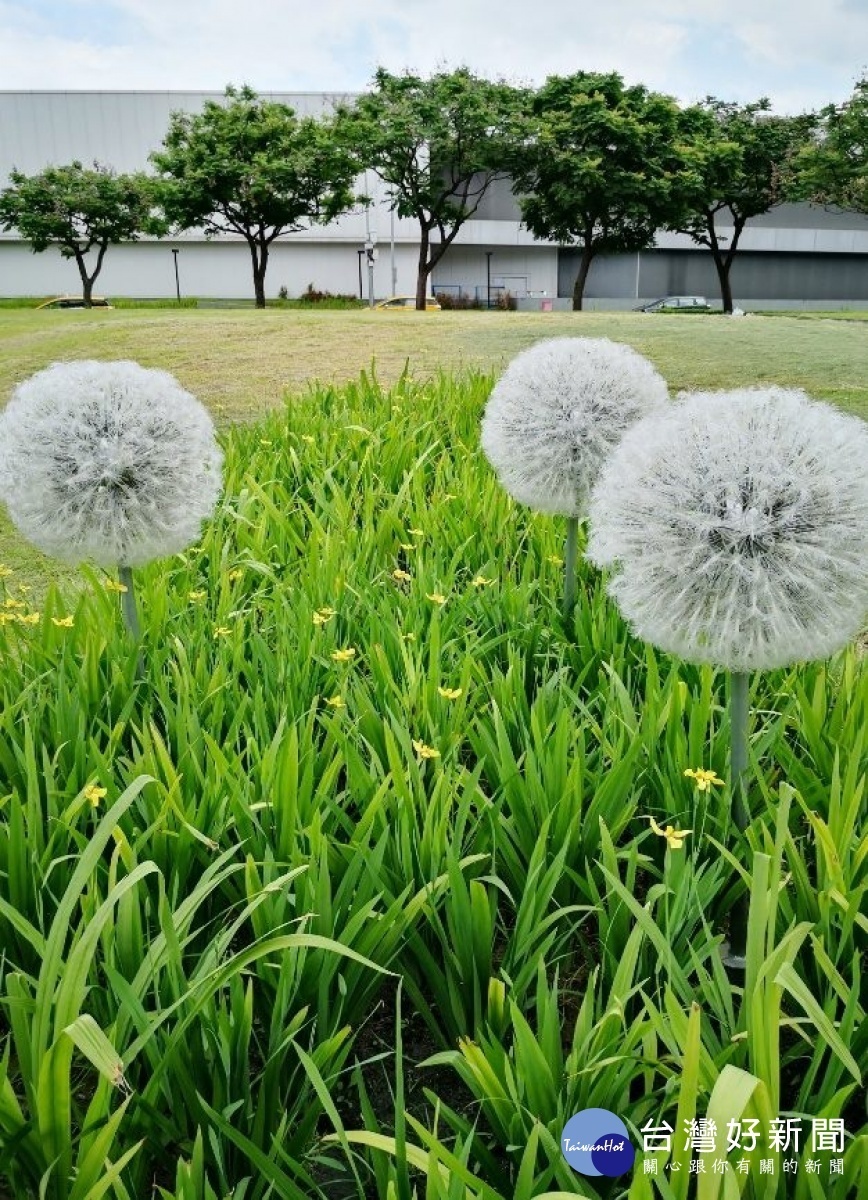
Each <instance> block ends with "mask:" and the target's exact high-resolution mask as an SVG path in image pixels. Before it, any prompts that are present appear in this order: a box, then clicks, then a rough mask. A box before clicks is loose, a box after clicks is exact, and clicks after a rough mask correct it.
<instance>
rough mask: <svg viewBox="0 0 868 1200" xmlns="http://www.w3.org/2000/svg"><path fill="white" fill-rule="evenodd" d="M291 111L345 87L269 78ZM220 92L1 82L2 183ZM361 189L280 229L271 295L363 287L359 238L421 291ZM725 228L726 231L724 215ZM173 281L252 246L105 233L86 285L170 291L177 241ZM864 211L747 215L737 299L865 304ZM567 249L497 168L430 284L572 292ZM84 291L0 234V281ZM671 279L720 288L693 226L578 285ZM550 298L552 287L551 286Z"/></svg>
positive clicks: (12, 288)
mask: <svg viewBox="0 0 868 1200" xmlns="http://www.w3.org/2000/svg"><path fill="white" fill-rule="evenodd" d="M262 96H263V98H267V99H272V100H279V101H283V102H285V103H287V104H290V105H291V106H292V107H293V108H294V109H295V110H296V111H297V112H298V113H300V114H303V115H304V114H314V115H315V114H318V113H321V112H323V111H326V110H328V109H330V108H331V107H332V106H333V105H334V104H335V103H336V102H337V101H339V100H343V99H350V98H351V97H348V96H342V95H335V94H329V93H284V92H276V93H275V92H264V93H262ZM220 98H221V93H219V92H87V91H81V92H64V91H40V92H35V91H33V92H11V91H6V92H2V91H0V188H2V187H4V186H6V183H7V181H8V177H9V173H10V171H11V170H12V169H13V168H17V169H18V170H20V171H23V172H25V173H26V174H32V173H35V172H37V171H39V170H41V169H43V168H44V167H45V166H47V165H49V164H52V163H53V164H62V163H68V162H71V161H72V160H74V159H80V160H81V161H82V162H83V163H85V164H88V163H91V162H93V161H94V160H96V161H98V162H100V163H103V164H107V165H110V166H112V167H113V168H115V169H116V170H117V171H133V170H148V169H149V161H148V156H149V154H150V153H151V151H152V150H155V149H158V148H159V147H160V145H161V143H162V140H163V137H164V135H165V133H166V130H167V128H168V124H169V116H170V113H171V112H173V111H175V110H179V109H180V110H187V111H197V110H199V109H200V108H201V106H202V105H203V103H204V102H205V101H206V100H208V99H214V100H219V99H220ZM359 190H360V191H362V192H364V193H366V194H367V195H370V196H371V197H372V200H373V204H372V205H371V207H370V209H369V210H367V211H366V210H365V209H359V210H358V211H356V212H353V213H348V214H346V215H345V216H343V217H340V218H339V219H338V220H336V221H334V222H332V223H331V224H330V225H327V226H312V227H311V228H309V229H306V230H303V231H301V232H298V233H292V234H287V235H286V236H285V237H283V238H280V239H279V240H278V241H277V242H275V243H274V245H273V247H272V249H271V254H270V259H269V265H268V273H267V276H266V294H267V295H268V296H270V297H273V296H276V295H277V294H278V291H279V290H280V289H281V288H282V287H285V288H286V289H287V292H288V294H289V295H290V296H297V295H299V294H300V293H301V292H303V291H304V290H305V289H306V288H307V286H308V285H309V284H313V286H314V287H315V288H317V289H320V290H328V291H331V292H336V293H345V294H354V295H358V294H363V293H365V292H366V289H367V276H366V269H363V267H362V263H363V260H364V245H365V242H366V240H367V238H368V236H369V234H370V235H373V237H374V239H375V240H376V244H377V251H378V254H377V261H376V264H375V267H374V290H375V293H376V295H377V296H378V297H382V296H388V295H392V294H411V293H413V292H414V291H415V281H416V264H417V259H418V250H419V231H418V227H417V225H416V223H415V222H414V221H413V220H409V219H399V218H398V217H396V216H394V215H393V214H392V213H391V211H390V208H389V203H388V195H387V191H386V188H385V186H384V185H383V184H382V183H381V182H380V181H379V180H378V179H377V177H376V175H375V174H374V172H373V171H370V172H368V173H367V176H366V177H363V178H362V179H361V180H360V184H359ZM724 232H725V230H724ZM173 249H174V250H177V263H178V280H179V283H180V289H181V294H182V295H184V296H197V297H202V298H208V297H210V298H244V299H249V298H251V297H252V289H253V284H252V278H251V269H250V256H249V252H248V249H247V245H246V243H245V242H244V241H243V239H240V238H233V237H230V236H228V235H227V236H225V237H220V238H215V239H211V240H207V239H206V238H205V237H204V236H202V235H198V234H196V233H185V234H181V235H179V236H178V237H176V238H172V239H163V240H159V241H158V240H153V239H143V240H142V241H140V242H136V243H132V244H128V245H122V246H112V247H110V248H109V251H108V253H107V254H106V258H105V264H104V266H103V269H102V272H101V274H100V276H99V278H98V280H97V283H96V287H95V290H96V292H98V293H99V294H101V295H105V296H129V297H154V298H156V297H172V296H174V295H175V288H176V282H175V271H174V263H175V257H176V256H175V255H174V254H173V253H172V251H173ZM866 254H868V218H865V217H862V216H859V215H856V214H850V213H829V212H825V211H824V210H822V209H819V208H816V207H813V206H810V205H782V206H781V207H780V208H778V209H776V210H774V211H773V212H771V213H768V214H766V215H765V216H764V217H760V218H757V219H755V220H754V221H752V222H750V223H749V225H748V227H747V228H746V230H745V232H744V234H743V235H742V241H741V249H740V251H739V255H738V257H737V259H736V263H735V265H734V267H733V284H734V290H735V296H736V300H737V302H739V303H741V304H743V305H744V306H745V307H775V306H787V307H789V306H794V305H805V306H812V307H835V306H853V305H854V304H855V305H859V304H860V303H861V304H868V271H866V270H865V268H864V263H865V255H866ZM577 267H578V259H577V253H576V251H575V250H573V249H571V248H568V247H566V248H560V247H558V246H557V245H555V244H554V243H548V242H542V241H538V240H537V239H535V238H534V237H532V236H531V234H529V233H528V232H527V230H525V229H524V228H523V227H522V226H521V222H520V217H519V212H518V207H517V205H516V203H515V200H514V198H513V196H512V194H511V191H510V188H509V186H508V183H507V182H506V181H504V182H502V183H499V184H498V185H496V186H495V187H494V188H493V189H492V190H491V192H490V193H489V194H488V195H487V196H486V197H485V199H484V200H483V203H482V205H481V206H480V208H479V211H478V213H477V216H476V217H475V218H474V219H473V220H471V221H468V222H467V223H466V225H465V226H464V227H463V229H462V230H461V232H460V233H459V235H458V238H457V240H456V242H455V243H454V244H453V246H452V247H450V249H449V250H448V251H447V253H446V255H445V256H444V258H443V259H442V260H441V262H440V264H438V266H437V268H436V269H435V271H434V275H433V280H432V283H433V287H434V289H435V290H450V291H453V292H455V291H458V290H459V289H461V290H463V291H464V292H466V293H469V294H470V295H474V294H477V295H479V296H480V297H482V298H484V297H485V295H486V291H487V288H488V285H489V282H490V285H491V288H492V290H493V291H494V292H495V293H496V292H497V291H499V290H500V289H507V290H509V291H510V292H512V294H513V295H516V296H518V297H521V298H525V300H526V303H527V305H528V306H537V305H538V304H542V303H543V300H544V299H545V301H546V304H547V305H548V303H549V302H554V303H555V304H556V305H558V306H567V305H568V303H569V301H568V297H569V296H570V294H571V292H572V282H573V280H574V278H575V274H576V271H577ZM79 291H80V281H79V277H78V271H77V269H76V266H75V263H74V262H72V261H70V260H65V259H63V258H62V257H61V256H60V254H59V253H58V252H57V251H55V250H47V251H45V252H44V253H42V254H33V253H32V252H31V250H30V247H29V245H28V244H27V243H26V242H23V241H22V240H21V239H20V237H18V235H17V234H16V233H15V232H9V233H0V295H2V296H49V295H59V294H62V293H65V292H72V293H77V292H79ZM670 293H697V294H705V295H707V296H709V297H716V296H717V295H718V294H719V293H718V289H717V282H716V276H715V273H714V268H713V264H712V262H711V258H710V255H709V254H708V253H707V252H706V251H704V250H701V249H699V248H697V247H696V246H694V245H693V243H692V242H691V241H690V239H689V238H687V237H685V236H682V235H678V234H660V235H659V236H658V239H657V244H656V247H655V248H654V249H652V250H648V251H643V253H642V254H641V255H615V256H611V257H608V258H601V259H598V260H597V261H596V262H595V263H594V265H593V267H592V269H591V273H590V276H589V279H588V284H587V288H586V303H587V305H588V307H593V306H611V307H630V306H632V305H635V304H636V303H638V302H639V301H640V300H647V299H653V298H654V297H655V296H661V295H666V294H670ZM558 298H560V299H558Z"/></svg>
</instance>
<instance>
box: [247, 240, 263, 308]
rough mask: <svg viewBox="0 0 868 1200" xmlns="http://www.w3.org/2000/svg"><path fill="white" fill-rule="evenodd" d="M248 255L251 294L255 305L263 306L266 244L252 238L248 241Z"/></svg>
mask: <svg viewBox="0 0 868 1200" xmlns="http://www.w3.org/2000/svg"><path fill="white" fill-rule="evenodd" d="M249 245H250V257H251V259H252V261H253V294H254V296H255V298H256V307H257V308H265V272H266V270H267V268H268V246H267V245H266V244H265V243H264V242H257V241H255V240H254V239H253V238H251V239H250V241H249Z"/></svg>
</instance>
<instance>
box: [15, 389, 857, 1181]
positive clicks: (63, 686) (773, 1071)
mask: <svg viewBox="0 0 868 1200" xmlns="http://www.w3.org/2000/svg"><path fill="white" fill-rule="evenodd" d="M491 382H492V381H491V378H490V377H488V376H473V377H467V378H465V379H463V380H460V381H456V380H451V379H449V378H446V377H442V378H440V379H438V380H435V381H433V382H431V383H429V384H425V385H417V384H414V383H413V382H412V381H411V380H410V379H409V378H406V377H405V378H403V379H402V380H401V381H400V382H399V383H398V384H397V386H395V387H394V388H393V389H391V390H388V391H387V390H383V389H381V388H380V387H379V386H378V385H377V384H376V383H375V382H374V380H373V379H372V378H371V377H369V376H363V377H362V378H361V380H360V381H359V383H358V384H356V385H351V386H349V387H346V388H343V389H340V390H338V389H334V388H331V387H320V386H317V387H312V388H311V389H310V390H309V391H308V392H307V393H306V394H304V395H302V396H300V397H298V398H296V399H294V400H292V401H291V402H290V403H289V404H288V405H287V407H286V408H285V409H283V410H281V411H279V412H275V413H273V414H272V415H270V416H269V417H267V418H266V419H264V420H263V421H261V422H260V423H258V424H255V425H247V426H243V427H237V428H234V429H232V430H231V431H230V432H229V433H228V434H227V435H226V437H225V443H226V451H227V476H226V493H225V498H224V500H223V502H222V504H221V507H220V509H219V512H218V514H217V516H216V518H215V520H214V522H213V523H212V525H211V526H210V527H209V528H208V529H207V530H206V531H205V533H204V535H203V537H202V540H201V543H200V545H199V546H197V547H195V548H194V549H193V550H191V551H190V552H188V553H187V554H185V555H182V556H178V557H176V558H175V559H172V560H169V561H165V562H162V563H159V564H155V565H154V566H153V567H151V568H148V569H147V570H146V571H144V572H142V573H141V575H140V576H139V583H140V608H141V615H142V619H143V623H144V631H145V632H144V657H145V662H146V674H145V678H144V679H142V680H139V681H137V680H136V677H135V651H134V649H133V648H132V647H131V646H130V644H129V643H128V642H127V640H126V639H125V637H124V634H123V628H122V623H121V620H120V614H119V612H118V609H117V596H116V595H113V594H112V593H111V592H110V591H109V590H107V588H106V586H105V583H106V581H105V580H104V579H102V578H99V577H97V576H96V575H93V574H88V576H87V580H86V584H87V586H86V588H85V590H84V591H83V593H82V594H81V596H80V598H79V599H78V600H77V601H76V603H75V607H74V610H73V611H69V612H68V610H67V606H66V604H65V603H64V601H63V599H62V597H61V596H60V595H59V594H58V593H57V592H56V591H52V592H51V593H50V595H49V597H48V599H47V601H46V603H45V605H44V606H43V609H42V612H41V613H40V615H39V617H37V618H36V619H35V620H33V621H32V622H30V621H27V620H25V621H23V622H22V620H21V619H20V616H24V617H25V618H26V617H28V615H29V612H28V610H29V608H30V604H29V597H28V593H27V592H26V591H21V590H20V589H19V588H18V585H17V581H16V577H15V575H14V574H5V575H4V576H3V578H2V580H0V593H2V594H0V612H2V613H3V618H2V620H0V779H2V781H3V782H2V786H0V945H2V947H3V957H2V961H0V1195H3V1193H4V1186H5V1187H6V1189H7V1194H8V1195H9V1196H14V1197H15V1198H16V1200H19V1198H20V1200H24V1198H25V1197H36V1196H37V1195H44V1196H46V1197H47V1198H48V1200H85V1198H92V1200H96V1198H97V1197H100V1196H103V1195H106V1196H114V1197H118V1198H124V1197H128V1198H129V1200H137V1198H138V1197H144V1196H150V1195H152V1194H154V1195H156V1196H160V1197H162V1198H163V1200H216V1198H217V1197H219V1198H221V1200H222V1198H223V1197H232V1198H233V1200H242V1197H243V1200H264V1198H265V1197H286V1198H289V1200H300V1198H301V1197H305V1198H309V1197H316V1196H322V1197H329V1198H330V1200H333V1198H335V1197H342V1196H347V1197H355V1198H357V1200H369V1198H373V1197H377V1198H378V1200H395V1198H400V1200H410V1197H411V1195H412V1188H413V1186H416V1187H417V1188H418V1189H419V1190H418V1192H417V1194H418V1195H420V1196H421V1195H425V1196H426V1197H432V1198H434V1200H472V1198H474V1197H476V1198H478V1200H531V1197H541V1196H543V1195H545V1194H547V1193H549V1192H552V1193H554V1194H556V1195H557V1194H560V1195H577V1196H587V1197H597V1196H601V1197H606V1198H607V1200H615V1198H616V1197H617V1198H623V1197H625V1196H627V1194H628V1191H627V1189H628V1188H629V1196H630V1198H631V1200H652V1198H654V1197H658V1196H659V1197H661V1198H662V1200H671V1197H673V1196H675V1197H679V1198H680V1200H684V1198H685V1197H686V1196H687V1194H688V1192H687V1188H688V1173H687V1165H686V1159H687V1158H688V1157H689V1154H688V1155H686V1154H685V1153H683V1152H681V1150H680V1145H681V1143H680V1142H679V1143H677V1146H678V1150H677V1153H676V1154H675V1156H674V1157H675V1158H676V1159H677V1160H678V1161H679V1162H680V1163H681V1166H682V1168H683V1170H682V1172H681V1174H680V1175H677V1174H674V1173H673V1174H670V1169H669V1168H668V1167H666V1168H664V1165H663V1163H662V1160H661V1165H660V1174H659V1175H658V1176H657V1177H656V1178H655V1177H652V1176H648V1177H646V1176H644V1175H643V1174H642V1172H641V1171H640V1170H639V1169H637V1171H636V1173H635V1177H634V1180H633V1183H632V1185H631V1184H630V1183H629V1181H628V1180H627V1181H625V1180H612V1181H606V1180H602V1181H596V1182H595V1181H593V1180H590V1179H583V1178H582V1177H580V1176H578V1175H575V1174H574V1173H573V1172H572V1171H571V1170H570V1168H569V1167H568V1166H567V1165H566V1163H565V1162H564V1160H563V1159H562V1157H561V1155H560V1150H559V1146H558V1139H559V1137H560V1131H561V1128H562V1126H563V1123H564V1121H565V1120H566V1118H567V1117H568V1116H570V1115H571V1114H572V1113H573V1112H575V1111H576V1110H577V1109H579V1108H581V1107H585V1106H594V1105H601V1106H603V1107H608V1108H611V1109H613V1110H614V1111H616V1112H618V1113H619V1114H620V1115H621V1116H622V1117H623V1118H624V1119H625V1120H626V1121H627V1122H628V1123H629V1124H630V1125H631V1126H632V1128H633V1129H634V1131H635V1130H638V1129H639V1128H640V1127H641V1126H642V1125H643V1124H645V1122H646V1121H648V1120H649V1119H650V1120H653V1122H654V1123H655V1124H658V1123H659V1122H660V1121H661V1120H664V1119H665V1120H668V1121H669V1123H670V1124H671V1125H672V1126H674V1127H675V1128H677V1129H680V1128H681V1127H682V1121H683V1120H684V1119H686V1118H690V1117H691V1116H693V1115H694V1114H696V1115H699V1116H705V1115H706V1114H707V1113H708V1114H711V1113H713V1114H714V1115H715V1116H716V1118H717V1119H718V1121H719V1123H720V1127H721V1128H723V1127H725V1124H726V1121H727V1120H728V1119H729V1118H730V1117H733V1118H739V1117H741V1116H742V1115H745V1116H749V1117H757V1118H761V1119H762V1120H763V1122H764V1123H765V1122H767V1120H768V1119H770V1118H771V1117H772V1116H777V1115H778V1114H779V1113H780V1114H786V1115H793V1114H795V1115H798V1114H803V1115H806V1116H808V1117H812V1116H820V1115H826V1116H838V1115H840V1114H843V1115H844V1116H845V1118H846V1121H847V1129H848V1139H847V1148H846V1153H845V1155H844V1156H843V1158H844V1173H843V1175H841V1176H835V1175H829V1172H828V1169H827V1168H826V1167H824V1172H823V1175H822V1176H821V1177H820V1179H813V1180H812V1179H811V1178H810V1177H809V1176H807V1175H806V1174H804V1171H802V1173H801V1174H800V1176H799V1177H798V1181H795V1180H793V1179H791V1178H790V1177H789V1176H782V1175H781V1173H780V1155H779V1154H775V1153H772V1154H771V1155H769V1157H771V1158H773V1159H775V1161H776V1164H777V1168H776V1169H777V1174H776V1176H775V1178H774V1179H772V1180H769V1177H768V1176H766V1175H761V1173H760V1171H761V1168H760V1165H759V1158H760V1157H761V1155H760V1153H759V1151H758V1152H757V1153H756V1154H749V1155H747V1157H748V1158H749V1159H750V1161H751V1165H750V1174H749V1176H748V1177H747V1178H746V1179H745V1178H743V1179H742V1182H743V1183H744V1191H743V1193H742V1194H743V1195H744V1196H745V1197H747V1198H748V1200H758V1198H759V1197H763V1198H764V1200H771V1198H772V1197H774V1196H778V1195H780V1196H787V1197H795V1198H796V1200H815V1198H816V1200H819V1197H821V1196H822V1197H827V1198H831V1200H845V1197H850V1196H851V1195H853V1194H855V1193H854V1192H852V1191H851V1189H852V1188H853V1187H855V1186H857V1185H858V1186H860V1187H862V1188H864V1186H865V1181H866V1179H868V1174H866V1172H868V1166H866V1162H868V1125H866V1114H865V1103H864V1095H865V1093H864V1084H863V1083H862V1081H863V1080H864V1077H865V1073H866V1071H868V1023H866V1021H865V1006H866V1001H868V993H866V984H865V980H864V976H863V973H862V971H861V956H862V955H863V954H864V952H865V949H866V940H868V921H866V918H865V915H864V907H865V895H866V890H868V833H866V829H865V819H864V818H865V797H864V782H865V768H866V765H868V745H866V729H868V673H866V670H865V666H864V660H862V659H861V658H860V657H859V656H858V655H857V653H856V652H855V651H850V652H848V653H846V654H845V655H843V656H842V657H841V658H839V659H838V660H836V661H834V662H831V663H828V664H823V663H818V664H812V665H809V666H805V667H801V668H798V669H795V670H792V671H789V672H778V673H773V674H770V675H767V676H764V677H762V678H761V679H757V680H755V681H754V694H753V697H752V702H753V708H754V711H755V713H756V717H755V724H754V729H753V736H752V742H751V753H752V758H753V764H754V768H755V773H756V783H755V787H754V788H753V791H752V795H751V807H752V812H753V821H752V824H751V827H750V829H749V831H748V833H747V834H746V836H745V837H744V838H737V837H736V836H735V835H734V834H733V833H732V830H731V827H730V823H729V820H728V815H727V808H728V797H727V792H726V791H721V790H720V789H716V788H715V789H712V791H711V793H705V792H699V791H696V790H694V787H693V785H692V784H691V781H690V780H689V779H688V778H686V777H685V775H684V770H685V768H687V767H703V768H710V769H715V770H716V771H717V772H718V774H719V775H720V776H721V777H724V778H725V776H726V771H727V747H728V724H727V721H728V718H727V714H726V708H725V703H724V701H725V696H724V681H723V678H722V677H721V676H719V675H717V674H716V673H714V672H713V671H712V670H710V669H706V668H697V667H691V666H686V665H684V664H682V663H679V662H677V661H673V660H671V659H668V658H667V657H665V656H663V655H660V654H656V653H654V652H653V651H652V650H650V649H649V648H647V647H645V646H643V645H641V644H639V643H637V642H636V641H635V640H634V639H633V638H632V637H631V636H630V634H629V632H628V631H627V630H626V629H625V627H624V625H623V623H622V621H621V620H620V618H619V616H618V614H617V612H616V610H615V609H614V607H613V606H612V605H611V604H610V603H609V602H608V601H607V599H606V598H605V595H604V591H603V586H602V580H601V579H600V578H599V577H598V576H597V575H596V574H595V573H594V572H593V571H592V570H591V569H590V568H587V567H582V573H581V587H580V598H579V605H578V610H577V619H576V625H575V628H574V629H565V628H564V627H563V626H562V624H561V620H560V617H559V615H558V607H559V602H560V596H561V586H562V565H561V564H560V563H559V561H557V556H559V555H560V554H562V548H561V539H562V533H563V530H562V528H561V527H560V526H559V524H558V523H557V522H556V521H554V520H551V519H547V518H544V517H540V516H536V515H533V514H531V513H529V512H528V511H527V510H524V509H520V508H518V507H517V506H515V505H514V504H513V503H512V502H511V501H510V500H509V499H508V498H507V497H506V496H505V494H504V493H503V492H502V491H501V490H500V489H499V488H498V486H497V484H496V483H495V481H494V479H493V478H492V475H491V473H490V471H489V470H488V468H487V466H486V464H485V462H484V460H483V458H482V456H481V452H480V451H479V449H478V422H479V417H480V413H481V410H482V406H483V404H484V401H485V398H486V396H487V394H488V391H489V389H490V386H491ZM553 558H554V559H555V561H553ZM440 598H443V600H442V603H441V599H440ZM19 614H20V615H19ZM67 617H71V618H72V621H71V623H68V624H58V622H64V621H66V619H67ZM350 650H354V651H355V653H354V654H349V651H350ZM338 651H346V652H347V653H346V654H344V655H343V656H341V657H343V659H344V661H339V659H336V658H335V654H336V652H338ZM338 698H339V699H340V703H338ZM330 702H331V703H330ZM432 751H436V753H437V756H436V757H433V756H428V755H429V754H430V752H432ZM92 786H96V788H97V789H98V790H97V791H96V792H94V791H89V790H88V789H89V788H91V787H92ZM99 789H105V793H104V794H101V792H100V790H99ZM652 816H653V817H654V818H655V819H656V820H657V821H658V822H659V823H660V824H661V825H663V826H665V825H666V824H672V825H674V826H677V827H679V828H682V829H690V830H692V831H693V832H692V833H691V834H689V835H688V836H687V838H686V844H685V847H684V848H683V849H682V850H680V851H675V850H667V849H666V844H665V842H664V841H663V839H661V838H658V837H657V836H656V835H655V834H654V833H653V832H652V831H651V828H650V823H649V820H648V818H649V817H652ZM745 886H749V887H750V889H751V897H752V901H751V903H752V908H751V925H750V944H749V964H748V978H747V981H746V985H745V988H744V989H742V988H741V987H738V986H736V987H735V988H732V987H731V986H730V984H729V982H728V981H727V979H726V977H725V974H724V971H723V968H722V967H721V965H720V961H719V958H718V952H717V943H718V942H719V941H720V939H721V937H722V936H723V934H724V932H725V929H726V924H727V916H728V913H729V911H730V909H731V905H732V902H733V899H734V897H736V895H737V894H738V893H739V892H740V890H741V889H742V888H744V887H745ZM637 1140H639V1144H640V1145H641V1139H640V1138H638V1139H637ZM810 1153H811V1152H810V1149H809V1147H804V1153H802V1154H801V1155H800V1157H801V1158H802V1160H804V1159H805V1157H809V1156H810ZM763 1156H765V1152H763ZM733 1157H736V1156H733ZM815 1157H818V1158H822V1159H823V1160H824V1162H826V1160H827V1159H828V1158H829V1155H828V1154H820V1155H817V1156H815ZM419 1173H421V1175H422V1176H423V1177H424V1179H423V1180H422V1181H420V1180H419V1178H418V1176H419ZM3 1180H6V1181H7V1182H6V1184H5V1185H4V1183H3V1182H2V1181H3ZM425 1180H427V1182H425ZM670 1180H671V1183H670V1182H669V1181H670ZM40 1181H42V1184H40ZM245 1181H247V1182H246V1183H245ZM708 1182H709V1183H710V1182H711V1176H710V1174H709V1179H708ZM40 1187H42V1189H43V1190H40ZM154 1187H156V1191H153V1192H152V1189H153V1188H154ZM707 1194H708V1195H709V1196H711V1195H713V1194H717V1193H712V1192H711V1191H709V1192H708V1193H707ZM727 1194H728V1193H727ZM859 1194H861V1193H859Z"/></svg>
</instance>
